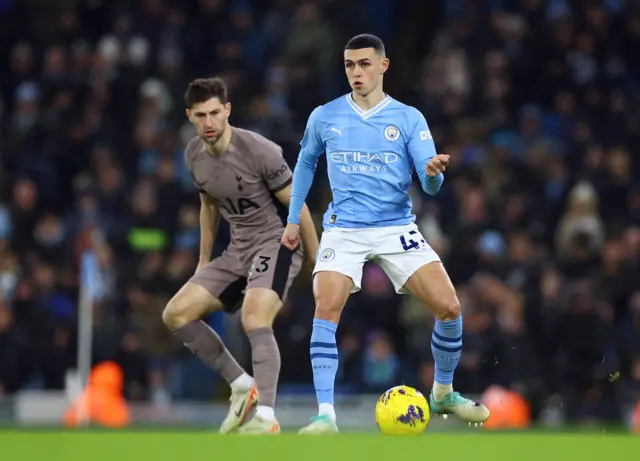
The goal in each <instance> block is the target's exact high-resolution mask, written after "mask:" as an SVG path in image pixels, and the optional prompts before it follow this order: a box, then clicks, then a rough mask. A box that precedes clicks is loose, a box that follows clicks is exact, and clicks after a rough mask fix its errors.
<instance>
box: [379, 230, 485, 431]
mask: <svg viewBox="0 0 640 461" xmlns="http://www.w3.org/2000/svg"><path fill="white" fill-rule="evenodd" d="M396 240H397V241H398V242H399V245H398V246H397V248H396V247H395V245H396V243H395V242H396ZM383 246H384V250H383V251H382V254H381V255H380V256H379V257H380V265H381V266H382V267H383V268H384V269H385V271H386V272H387V274H388V275H389V278H390V279H391V281H392V282H393V284H394V286H395V287H396V290H397V291H398V292H399V293H404V292H409V293H411V294H413V295H414V296H415V297H416V298H418V300H419V301H420V302H422V303H423V304H424V305H425V306H427V307H428V308H429V309H430V310H431V312H432V313H433V315H434V316H435V318H436V320H435V328H434V331H433V334H432V338H431V351H432V354H433V358H434V362H435V377H434V387H433V392H432V393H431V397H430V401H431V408H432V410H433V411H434V412H436V413H440V414H447V413H454V414H455V415H457V416H458V417H460V418H462V419H464V420H465V421H468V422H470V423H480V422H483V421H485V420H486V419H487V418H488V417H489V411H488V410H487V408H486V407H485V406H484V405H481V404H479V403H476V402H473V401H471V400H469V399H466V398H464V397H462V396H460V394H458V393H457V392H454V391H453V376H454V372H455V369H456V368H457V366H458V361H459V360H460V355H461V352H462V314H461V311H460V302H459V301H458V297H457V295H456V291H455V288H454V286H453V284H452V283H451V280H450V279H449V275H448V274H447V272H446V270H445V269H444V266H443V265H442V262H441V261H440V258H439V257H438V255H437V254H436V253H435V251H433V249H432V248H431V247H430V246H429V245H428V244H427V243H426V242H425V241H424V238H423V237H422V235H420V232H419V231H418V229H417V227H416V226H413V225H412V226H407V228H406V229H404V230H403V231H402V232H401V233H400V235H399V236H395V237H394V236H388V244H385V245H383Z"/></svg>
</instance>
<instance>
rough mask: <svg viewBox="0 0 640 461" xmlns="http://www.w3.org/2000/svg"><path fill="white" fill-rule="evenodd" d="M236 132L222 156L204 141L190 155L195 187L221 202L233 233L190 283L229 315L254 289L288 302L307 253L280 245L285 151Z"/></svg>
mask: <svg viewBox="0 0 640 461" xmlns="http://www.w3.org/2000/svg"><path fill="white" fill-rule="evenodd" d="M232 130H233V131H232V135H231V144H230V145H229V148H228V149H227V151H226V152H224V153H222V154H220V155H211V154H209V153H207V151H206V144H205V143H204V141H202V140H201V139H200V138H199V137H196V138H194V139H192V140H191V142H190V143H189V144H188V145H187V148H186V150H185V159H186V162H187V167H188V169H189V171H190V172H191V176H192V177H193V180H194V182H195V184H196V186H197V187H198V189H199V190H200V192H201V193H206V194H208V195H209V196H211V197H212V198H213V199H215V200H216V201H217V202H218V204H219V205H220V213H221V214H222V217H223V218H224V219H226V220H227V222H229V225H230V229H231V243H230V244H229V246H228V247H227V249H226V250H225V251H224V252H223V253H222V255H221V256H220V257H218V258H216V259H214V260H213V261H211V263H209V264H208V265H207V266H205V267H204V268H202V269H201V270H199V271H198V272H197V273H196V274H194V276H193V277H192V278H191V280H190V281H191V282H193V283H197V284H199V285H201V286H203V287H204V288H205V289H207V290H208V291H209V292H210V293H211V294H213V296H215V297H216V298H218V299H219V300H220V301H221V302H222V303H223V304H224V305H225V307H226V309H227V310H229V311H234V310H235V309H236V308H238V307H239V302H240V300H241V299H242V294H243V293H244V292H245V291H246V290H248V289H250V288H253V287H263V288H269V289H272V290H274V291H275V292H276V293H277V294H278V295H279V296H280V298H281V299H282V300H283V301H284V300H285V299H286V296H287V293H288V291H289V288H290V287H291V284H292V282H293V280H294V279H295V277H296V275H297V274H298V273H299V272H300V268H301V267H302V250H301V249H298V251H290V250H288V249H287V248H286V247H284V246H283V245H281V244H280V239H281V238H282V233H283V232H284V228H285V226H286V221H287V212H288V210H287V208H286V207H285V206H284V205H283V204H282V203H281V202H280V201H279V200H278V199H277V198H276V197H275V195H274V194H275V193H276V192H278V191H280V190H282V189H284V188H285V187H287V186H288V185H289V184H290V183H291V180H292V173H291V170H290V169H289V167H288V165H287V163H286V162H285V160H284V158H283V156H282V149H281V148H280V147H279V146H278V145H277V144H275V143H273V142H271V141H269V140H268V139H266V138H264V137H263V136H260V135H259V134H257V133H253V132H251V131H247V130H243V129H240V128H235V127H234V128H232Z"/></svg>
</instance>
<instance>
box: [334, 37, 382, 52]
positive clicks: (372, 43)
mask: <svg viewBox="0 0 640 461" xmlns="http://www.w3.org/2000/svg"><path fill="white" fill-rule="evenodd" d="M363 48H373V49H374V50H375V52H376V54H378V55H380V56H384V55H385V49H384V43H383V42H382V40H380V39H379V38H378V37H376V36H375V35H373V34H360V35H356V36H355V37H353V38H352V39H351V40H349V41H348V42H347V44H346V45H345V47H344V49H345V50H361V49H363Z"/></svg>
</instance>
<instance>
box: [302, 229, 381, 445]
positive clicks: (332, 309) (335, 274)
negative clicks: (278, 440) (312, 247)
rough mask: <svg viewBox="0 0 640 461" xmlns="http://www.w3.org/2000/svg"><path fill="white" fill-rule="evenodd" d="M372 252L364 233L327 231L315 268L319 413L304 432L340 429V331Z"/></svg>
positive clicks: (314, 337)
mask: <svg viewBox="0 0 640 461" xmlns="http://www.w3.org/2000/svg"><path fill="white" fill-rule="evenodd" d="M368 253H369V247H368V245H367V244H366V243H363V239H362V234H360V237H359V238H357V239H356V233H355V232H351V231H348V232H347V231H339V230H333V231H330V232H325V233H324V234H323V235H322V239H321V241H320V251H319V252H318V260H317V263H316V267H315V269H314V279H313V295H314V298H315V301H316V309H315V316H314V319H313V330H312V333H311V344H310V356H311V365H312V369H313V384H314V386H315V389H316V397H317V400H318V415H317V416H315V417H313V418H312V419H311V423H310V424H309V425H307V426H305V427H303V428H302V429H301V430H300V433H301V434H332V433H337V432H338V427H337V425H336V412H335V409H334V387H335V379H336V373H337V371H338V348H337V345H336V331H337V329H338V322H339V321H340V316H341V315H342V310H343V309H344V306H345V304H346V302H347V300H348V298H349V295H350V294H351V293H352V292H354V291H358V290H359V289H360V283H361V280H362V266H363V265H364V262H365V258H366V257H367V255H368Z"/></svg>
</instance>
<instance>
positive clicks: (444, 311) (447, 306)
mask: <svg viewBox="0 0 640 461" xmlns="http://www.w3.org/2000/svg"><path fill="white" fill-rule="evenodd" d="M460 313H461V310H460V301H458V297H457V296H455V295H454V296H452V297H451V298H449V299H448V300H446V301H444V302H442V303H441V304H440V306H438V308H437V309H436V312H434V315H435V316H436V317H437V318H438V320H440V321H442V322H446V321H449V320H455V319H457V318H458V317H460Z"/></svg>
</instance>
